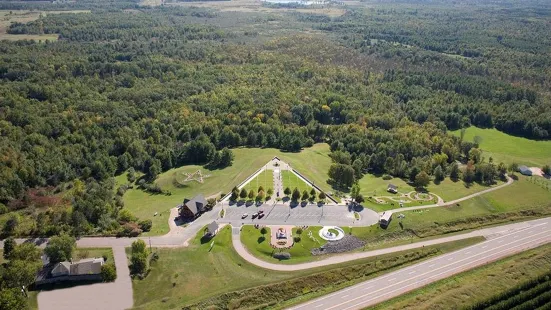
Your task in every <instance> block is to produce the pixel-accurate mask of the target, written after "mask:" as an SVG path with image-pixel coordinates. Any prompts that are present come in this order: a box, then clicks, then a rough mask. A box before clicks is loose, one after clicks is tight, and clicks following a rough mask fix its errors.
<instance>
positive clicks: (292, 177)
mask: <svg viewBox="0 0 551 310" xmlns="http://www.w3.org/2000/svg"><path fill="white" fill-rule="evenodd" d="M281 179H282V181H283V189H285V188H287V187H288V188H290V189H291V191H293V190H294V189H295V188H298V190H299V191H300V193H301V194H302V192H303V191H307V192H308V194H310V191H311V190H312V187H311V186H310V185H308V184H307V183H306V182H304V181H303V180H301V179H300V178H299V177H298V176H297V175H296V174H294V173H293V172H291V171H289V170H283V171H281Z"/></svg>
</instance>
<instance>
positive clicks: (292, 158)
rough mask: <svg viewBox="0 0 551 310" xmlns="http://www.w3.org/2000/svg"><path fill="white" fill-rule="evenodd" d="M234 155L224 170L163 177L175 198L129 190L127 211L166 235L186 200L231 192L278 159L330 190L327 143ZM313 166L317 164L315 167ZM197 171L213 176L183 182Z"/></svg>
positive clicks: (121, 179)
mask: <svg viewBox="0 0 551 310" xmlns="http://www.w3.org/2000/svg"><path fill="white" fill-rule="evenodd" d="M233 152H234V154H235V160H234V162H233V165H232V166H230V167H227V168H224V169H217V170H208V169H205V168H203V167H202V166H196V165H189V166H183V167H179V168H175V169H171V170H169V171H166V172H164V173H162V174H161V175H159V177H158V178H157V181H156V183H157V184H158V185H159V186H160V187H161V188H162V189H163V190H165V191H170V192H171V193H172V194H171V195H152V194H149V193H146V192H144V191H141V190H139V189H136V188H135V189H130V190H128V191H127V192H126V193H125V195H124V204H125V208H127V209H128V210H130V211H131V212H132V213H133V214H134V215H136V216H138V217H139V218H140V219H151V220H152V221H153V228H152V230H151V231H150V232H148V233H145V234H144V235H145V236H148V235H149V236H151V235H163V234H166V233H167V232H168V230H169V228H168V215H169V214H170V209H171V208H174V207H176V206H177V205H178V204H180V203H182V201H183V200H184V198H191V197H193V196H195V195H197V194H199V193H202V194H204V195H205V196H207V197H208V196H213V195H214V196H219V195H220V194H221V193H227V192H229V191H231V189H232V188H233V187H234V186H236V185H238V184H239V183H241V182H242V181H243V180H245V179H246V178H247V177H249V176H250V175H251V174H253V173H254V172H255V171H256V170H258V169H259V168H260V167H262V166H263V165H265V164H266V163H267V162H268V161H270V160H271V159H272V158H273V157H274V156H278V157H279V158H280V159H281V160H283V161H285V162H287V163H290V164H291V165H292V166H293V167H294V168H295V169H297V170H298V171H300V172H301V173H303V174H304V175H305V176H306V177H308V178H309V179H311V180H312V181H313V182H316V184H318V185H319V186H321V187H322V188H323V189H326V190H328V189H329V188H330V186H329V185H328V184H327V183H326V181H327V178H328V176H327V171H328V170H329V166H330V165H331V159H330V158H329V156H328V154H329V146H328V145H327V144H316V145H314V146H313V147H311V148H307V149H304V150H303V151H301V152H299V153H284V152H281V151H279V150H276V149H268V148H266V149H250V148H238V149H234V150H233ZM312 163H315V165H314V164H312ZM197 170H201V172H202V173H203V175H209V176H208V177H204V182H203V183H202V184H201V183H198V182H196V181H189V182H185V183H183V182H182V181H183V180H184V179H185V175H184V173H193V172H195V171H197ZM116 179H117V182H118V183H119V184H123V183H125V182H126V177H125V176H124V175H123V176H119V177H117V178H116ZM155 212H158V215H157V216H153V215H154V213H155Z"/></svg>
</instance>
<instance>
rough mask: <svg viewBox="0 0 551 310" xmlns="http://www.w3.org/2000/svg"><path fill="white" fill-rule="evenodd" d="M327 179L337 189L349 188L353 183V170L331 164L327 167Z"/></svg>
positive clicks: (348, 166)
mask: <svg viewBox="0 0 551 310" xmlns="http://www.w3.org/2000/svg"><path fill="white" fill-rule="evenodd" d="M329 178H330V179H331V180H332V182H333V183H335V185H337V186H338V187H342V188H349V187H350V186H352V184H353V183H354V168H352V166H350V165H345V164H332V165H331V167H329Z"/></svg>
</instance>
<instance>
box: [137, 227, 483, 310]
mask: <svg viewBox="0 0 551 310" xmlns="http://www.w3.org/2000/svg"><path fill="white" fill-rule="evenodd" d="M201 235H202V230H201V231H200V232H199V233H198V235H197V237H196V238H195V239H194V240H193V241H191V243H190V246H189V247H186V248H179V249H169V248H161V249H156V251H157V253H159V260H158V261H157V262H154V263H153V264H152V269H151V272H150V273H149V275H148V276H147V277H146V278H145V279H144V280H138V279H135V280H133V281H132V285H133V290H134V307H136V308H137V309H174V308H180V307H182V306H184V305H189V304H192V303H195V302H199V301H201V300H207V299H208V301H207V303H208V304H211V305H213V304H215V303H225V306H226V307H228V306H229V305H228V304H229V303H231V302H234V301H237V299H239V297H237V296H227V295H221V294H225V293H228V292H235V291H238V290H243V289H251V290H255V292H236V293H235V294H234V295H240V294H245V295H247V296H249V297H250V296H257V297H258V296H260V297H258V298H256V297H255V298H253V301H250V300H249V301H248V302H256V303H257V306H259V305H260V303H262V302H263V301H264V299H263V298H277V299H278V300H280V301H282V300H285V299H288V298H291V297H293V296H296V297H293V299H291V300H289V301H287V303H299V302H303V301H305V300H308V299H311V298H314V297H317V296H319V295H320V294H322V293H328V292H332V291H335V290H337V289H341V288H343V287H346V286H349V285H352V284H355V283H357V282H359V281H363V280H366V279H368V278H371V277H374V276H378V275H381V274H382V272H388V271H391V270H394V269H396V268H397V267H403V266H404V265H407V264H412V263H416V262H419V261H420V260H423V259H426V258H429V257H432V256H434V255H438V254H443V253H446V252H450V251H453V250H457V249H459V248H463V247H465V246H469V245H471V244H474V243H476V242H479V241H480V240H479V239H476V238H475V239H473V240H471V239H468V240H461V241H458V242H453V243H447V244H442V245H438V246H434V247H425V249H424V250H422V251H420V250H415V251H414V250H411V251H404V252H398V253H392V254H388V255H383V256H380V257H377V258H369V259H362V260H356V261H352V262H348V263H344V264H339V265H334V266H326V267H321V268H315V269H311V270H305V271H299V272H276V271H271V270H266V269H262V268H259V267H256V266H254V265H251V264H249V263H247V262H246V261H244V260H243V259H242V258H241V257H240V256H239V255H238V254H237V253H236V252H235V250H234V249H233V246H232V245H231V227H230V226H226V227H224V228H222V229H221V230H220V231H219V232H218V234H217V235H216V236H215V237H214V239H213V240H214V247H213V248H212V251H209V248H210V243H211V241H210V240H209V241H206V242H203V243H201ZM430 253H432V254H430ZM429 254H430V255H429ZM375 261H377V263H376V264H375V263H374V262H375ZM362 264H363V265H362ZM356 266H357V267H356ZM358 268H359V269H358ZM359 270H361V272H359ZM312 274H316V276H315V277H316V278H317V279H318V282H317V283H315V284H317V285H318V286H320V287H319V290H315V291H311V290H307V289H306V288H303V287H300V286H301V285H311V284H314V282H311V281H310V280H303V279H300V277H303V276H308V275H312ZM294 279H296V281H293V280H294ZM347 279H352V280H350V281H348V280H347ZM282 281H285V283H286V284H287V285H290V286H291V287H290V288H291V290H290V292H288V294H293V296H287V295H286V294H287V293H285V294H284V292H279V293H278V294H275V295H274V294H273V293H274V292H275V290H274V288H273V287H272V288H270V287H264V286H263V285H265V284H269V283H278V284H277V285H278V286H280V283H281V282H282ZM317 289H318V288H317ZM232 294H233V293H232ZM297 294H298V295H297ZM225 296H226V297H225ZM235 298H237V299H235ZM232 300H233V301H232Z"/></svg>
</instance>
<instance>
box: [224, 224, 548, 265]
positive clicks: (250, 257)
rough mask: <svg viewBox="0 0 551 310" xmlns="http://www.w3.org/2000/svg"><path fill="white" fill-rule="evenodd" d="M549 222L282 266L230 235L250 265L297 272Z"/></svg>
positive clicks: (488, 229)
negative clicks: (246, 246) (254, 254)
mask: <svg viewBox="0 0 551 310" xmlns="http://www.w3.org/2000/svg"><path fill="white" fill-rule="evenodd" d="M550 220H551V218H544V219H538V220H533V221H528V222H521V223H515V224H509V225H504V226H497V227H491V228H484V229H480V230H476V231H472V232H469V233H465V234H459V235H454V236H449V237H444V238H438V239H432V240H427V241H420V242H415V243H410V244H405V245H400V246H396V247H391V248H385V249H380V250H373V251H368V252H359V253H347V254H339V255H334V256H330V257H328V258H326V259H322V260H318V261H314V262H308V263H302V264H295V265H282V264H276V263H269V262H266V261H264V260H261V259H258V258H256V257H255V256H253V255H252V254H251V253H249V252H248V251H247V249H246V248H245V246H244V245H243V244H242V243H241V238H240V237H239V234H232V243H233V247H234V248H235V250H236V251H237V253H238V254H239V255H240V256H241V257H243V258H244V259H245V260H246V261H248V262H249V263H251V264H254V265H257V266H259V267H262V268H266V269H271V270H276V271H297V270H305V269H310V268H316V267H322V266H328V265H334V264H340V263H344V262H348V261H351V260H357V259H362V258H367V257H374V256H378V255H383V254H389V253H393V252H399V251H405V250H411V249H416V248H421V247H424V246H429V245H435V244H441V243H446V242H450V241H456V240H463V239H468V238H472V237H480V236H482V237H485V238H486V239H488V240H491V239H493V238H497V237H499V236H502V235H505V234H510V233H513V232H516V231H519V230H523V229H527V228H531V227H534V226H536V225H542V223H546V224H547V222H549V221H550ZM234 229H235V228H234ZM234 231H239V229H238V228H237V229H235V230H234Z"/></svg>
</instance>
